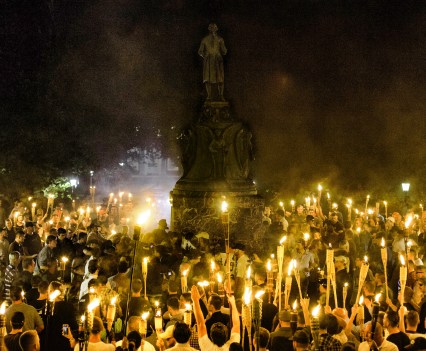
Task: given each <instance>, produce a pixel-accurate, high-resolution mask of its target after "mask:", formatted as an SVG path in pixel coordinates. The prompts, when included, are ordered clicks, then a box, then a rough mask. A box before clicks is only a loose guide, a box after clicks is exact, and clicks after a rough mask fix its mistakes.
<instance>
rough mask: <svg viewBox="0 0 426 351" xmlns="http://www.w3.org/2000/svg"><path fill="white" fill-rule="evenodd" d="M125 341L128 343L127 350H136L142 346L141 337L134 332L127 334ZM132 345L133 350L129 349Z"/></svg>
mask: <svg viewBox="0 0 426 351" xmlns="http://www.w3.org/2000/svg"><path fill="white" fill-rule="evenodd" d="M127 340H128V341H129V350H138V349H139V347H140V346H141V344H142V337H141V335H140V334H139V332H137V331H136V330H133V331H131V332H130V333H129V334H127ZM132 343H133V344H134V347H133V349H132V348H131V347H130V346H131V344H132Z"/></svg>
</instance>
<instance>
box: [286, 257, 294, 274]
mask: <svg viewBox="0 0 426 351" xmlns="http://www.w3.org/2000/svg"><path fill="white" fill-rule="evenodd" d="M292 270H293V260H291V261H290V264H289V265H288V271H287V275H289V276H290V275H291V271H292Z"/></svg>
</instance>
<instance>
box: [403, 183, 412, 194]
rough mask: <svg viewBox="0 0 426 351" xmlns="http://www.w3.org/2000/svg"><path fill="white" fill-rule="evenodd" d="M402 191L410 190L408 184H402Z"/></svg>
mask: <svg viewBox="0 0 426 351" xmlns="http://www.w3.org/2000/svg"><path fill="white" fill-rule="evenodd" d="M401 186H402V191H404V192H407V191H409V190H410V183H402V184H401Z"/></svg>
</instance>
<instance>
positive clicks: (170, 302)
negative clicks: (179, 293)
mask: <svg viewBox="0 0 426 351" xmlns="http://www.w3.org/2000/svg"><path fill="white" fill-rule="evenodd" d="M167 310H168V311H169V313H177V312H179V300H178V298H177V297H175V296H172V297H169V298H168V299H167Z"/></svg>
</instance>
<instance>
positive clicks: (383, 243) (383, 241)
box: [381, 237, 385, 248]
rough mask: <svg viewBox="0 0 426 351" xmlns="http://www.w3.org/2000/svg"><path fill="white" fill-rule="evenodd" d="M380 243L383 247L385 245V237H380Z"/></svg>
mask: <svg viewBox="0 0 426 351" xmlns="http://www.w3.org/2000/svg"><path fill="white" fill-rule="evenodd" d="M381 245H382V247H383V248H384V247H385V238H383V237H382V241H381Z"/></svg>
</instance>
